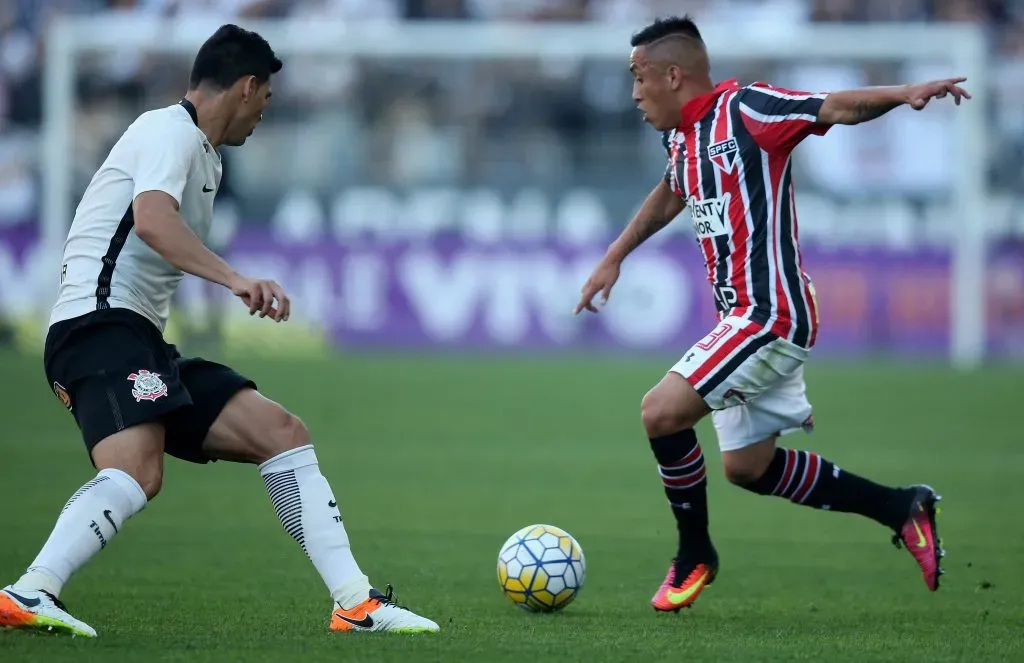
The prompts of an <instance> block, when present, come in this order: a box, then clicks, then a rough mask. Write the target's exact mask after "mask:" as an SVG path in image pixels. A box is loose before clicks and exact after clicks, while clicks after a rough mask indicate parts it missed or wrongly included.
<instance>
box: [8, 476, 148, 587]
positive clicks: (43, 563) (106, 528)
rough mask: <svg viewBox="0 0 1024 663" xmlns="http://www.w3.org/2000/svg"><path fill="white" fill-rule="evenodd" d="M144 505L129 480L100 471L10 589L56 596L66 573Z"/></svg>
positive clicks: (67, 576) (142, 496)
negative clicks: (42, 591) (41, 592)
mask: <svg viewBox="0 0 1024 663" xmlns="http://www.w3.org/2000/svg"><path fill="white" fill-rule="evenodd" d="M145 506H146V494H145V493H144V492H143V491H142V487H141V486H139V484H138V482H137V481H135V479H133V478H132V477H131V476H130V475H129V474H127V473H125V472H122V471H121V470H102V471H101V472H100V473H99V474H97V475H96V477H95V478H94V479H92V480H91V481H89V482H88V483H86V484H85V485H84V486H82V487H81V488H79V489H78V491H77V492H76V493H75V494H74V495H72V496H71V499H69V500H68V503H67V504H65V505H64V510H63V511H61V512H60V517H59V518H57V524H56V525H54V527H53V531H52V532H51V533H50V538H49V539H47V541H46V544H45V545H44V546H43V549H42V550H40V551H39V555H37V556H36V559H35V561H33V562H32V564H31V565H30V566H29V567H28V572H27V573H25V575H23V576H22V577H21V578H20V579H19V580H18V582H16V583H14V585H13V587H14V588H15V589H23V590H44V591H47V592H49V593H51V594H53V595H54V596H58V595H59V594H60V591H61V589H63V587H64V585H65V584H66V583H67V581H68V580H69V579H70V578H71V576H72V574H74V572H75V571H77V570H78V569H80V568H81V567H82V566H83V565H84V564H85V563H86V562H88V561H89V560H90V559H92V557H93V556H94V555H95V554H96V553H98V552H99V551H100V550H102V549H104V548H106V547H107V544H108V543H110V540H111V539H113V538H114V535H115V534H117V533H118V531H119V530H120V529H121V527H122V526H123V525H124V523H125V522H126V521H127V520H128V519H129V518H131V517H132V516H134V515H135V514H136V513H138V512H139V511H142V509H144V508H145Z"/></svg>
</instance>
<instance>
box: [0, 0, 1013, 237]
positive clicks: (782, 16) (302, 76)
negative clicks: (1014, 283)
mask: <svg viewBox="0 0 1024 663" xmlns="http://www.w3.org/2000/svg"><path fill="white" fill-rule="evenodd" d="M97 11H107V12H115V13H121V14H135V15H138V16H147V17H152V18H153V19H154V20H159V19H166V18H172V19H173V18H174V17H211V18H213V19H216V20H221V21H238V22H244V21H246V20H251V19H258V18H280V17H296V18H315V19H318V18H333V19H340V20H345V21H378V22H379V21H384V22H388V21H429V20H433V19H449V20H451V19H456V20H464V21H510V20H515V21H524V20H525V21H596V22H600V21H614V22H618V23H626V24H632V25H636V26H638V27H639V26H640V25H642V24H643V23H644V22H645V21H647V20H649V19H650V18H651V17H653V16H657V15H665V14H671V13H682V12H688V13H690V14H691V15H693V16H694V17H695V18H696V19H697V20H698V21H700V22H705V23H706V22H709V21H712V22H716V23H722V24H726V25H733V24H734V25H739V24H748V25H756V26H758V29H763V30H766V31H771V30H773V29H781V28H782V27H789V28H792V26H793V25H798V24H801V23H815V22H819V23H828V22H850V23H863V22H886V21H972V22H976V23H979V24H981V25H983V26H985V29H986V31H987V33H988V34H989V36H990V46H991V55H992V71H991V73H990V81H991V85H992V86H993V89H992V93H993V94H992V96H991V99H992V107H991V108H989V109H987V110H988V112H989V114H990V117H991V120H992V125H991V132H992V139H991V141H990V145H991V146H992V149H991V150H990V155H989V156H990V159H989V164H990V166H989V173H988V175H989V179H990V182H991V185H992V186H993V187H994V189H995V190H997V191H1004V192H1012V191H1019V190H1021V189H1022V185H1024V113H1022V112H1020V108H1021V100H1022V99H1024V0H689V1H686V2H681V1H677V0H671V1H670V0H51V1H48V2H47V1H45V0H5V2H3V3H0V223H3V222H5V221H6V222H15V221H23V220H26V219H31V218H34V217H35V215H36V214H37V212H38V205H39V196H38V192H39V187H38V179H39V149H38V145H39V142H38V132H39V129H40V123H41V117H42V109H43V97H42V85H41V78H42V65H43V62H44V59H45V56H46V30H45V27H46V25H47V23H48V22H49V21H51V20H52V19H53V18H54V17H55V16H57V15H59V14H79V15H85V14H89V13H93V12H97ZM189 64H190V62H189V61H188V58H184V57H182V58H167V57H164V58H160V57H152V56H148V55H147V54H145V53H137V52H131V53H125V52H118V53H116V54H114V55H111V56H108V57H103V58H85V59H84V61H83V62H82V63H81V64H80V68H79V72H78V90H77V94H78V106H77V113H78V118H77V120H78V125H77V129H78V142H77V143H76V150H75V154H74V159H75V163H76V167H77V173H78V176H77V180H76V185H77V186H78V189H79V190H81V188H82V187H84V184H85V183H86V182H87V180H88V177H89V176H90V175H91V172H92V170H93V169H94V167H95V166H96V164H97V163H98V160H99V159H101V158H102V156H103V155H104V154H105V152H106V150H107V149H108V148H109V146H110V144H111V141H112V140H114V139H116V137H117V135H118V134H119V133H120V131H121V130H122V129H123V127H124V126H125V124H126V123H127V122H130V121H131V119H132V118H134V116H135V115H136V114H138V113H139V112H140V111H141V110H143V109H145V108H146V107H151V106H155V105H160V104H163V103H172V102H173V101H174V100H175V99H176V98H177V97H178V96H180V94H181V92H182V89H183V85H184V82H185V81H186V79H187V73H188V67H189ZM953 73H955V72H951V71H949V65H948V63H928V62H914V61H909V62H893V63H891V64H888V65H871V66H865V65H863V64H862V63H857V62H855V61H854V62H831V63H822V62H817V61H813V60H798V61H795V62H788V63H777V62H749V61H748V62H742V63H739V62H734V61H729V60H728V59H727V58H719V59H718V60H717V61H716V65H715V74H716V76H717V77H718V78H726V77H731V76H738V77H740V78H741V79H743V80H745V81H746V80H754V79H760V80H770V81H772V82H775V83H777V84H779V85H782V86H785V87H794V88H803V89H822V90H825V89H837V88H841V87H852V86H856V85H863V84H890V83H894V82H902V81H907V80H915V79H919V78H930V77H932V76H939V75H947V74H953ZM629 84H630V80H629V77H628V73H627V72H626V71H625V67H624V66H623V64H622V63H621V62H561V63H557V62H532V63H522V62H519V63H501V62H499V63H495V62H489V63H483V62H476V63H474V62H465V63H454V64H453V63H450V62H448V63H443V62H409V63H405V62H397V63H396V62H389V63H383V64H382V63H374V62H372V61H367V60H346V61H338V60H337V59H331V58H313V59H300V58H289V59H288V61H287V63H286V68H285V70H284V72H283V73H282V76H281V80H280V81H279V82H278V89H279V90H280V91H281V93H280V94H278V95H276V96H275V98H274V102H273V103H274V107H273V109H272V111H271V112H269V113H268V114H267V120H266V122H265V123H264V126H263V127H261V133H262V134H263V135H261V139H260V141H259V142H260V144H261V146H263V147H265V148H266V151H267V152H268V153H274V154H278V155H280V154H286V155H288V156H287V158H288V159H289V160H290V167H289V168H288V169H287V170H288V172H289V173H290V177H281V173H280V170H281V169H280V165H281V160H280V157H275V158H274V159H255V158H254V159H250V160H247V163H245V164H244V165H239V170H238V171H237V173H236V172H232V175H236V174H237V177H229V179H228V182H227V187H226V189H225V192H224V195H225V198H230V197H231V196H232V194H233V193H236V192H238V191H239V190H240V191H241V192H242V193H243V194H244V195H243V196H241V197H236V199H237V200H238V202H239V204H241V205H242V206H243V208H242V210H241V214H242V216H243V217H245V218H246V219H248V220H249V221H250V222H264V221H268V220H270V219H271V218H273V217H274V215H275V214H276V213H282V214H286V212H282V205H284V208H286V209H290V207H289V206H288V205H287V203H286V201H288V200H294V195H293V196H291V197H289V194H296V193H297V189H296V188H295V187H294V186H292V185H294V184H295V183H296V182H299V183H301V185H302V186H301V187H299V188H301V190H302V192H312V193H313V194H314V195H319V196H330V195H331V192H332V191H338V190H339V189H341V188H343V187H345V186H346V185H352V184H382V185H386V184H389V183H390V184H396V185H410V184H417V183H423V184H445V183H457V184H459V185H466V184H474V185H477V184H483V185H487V186H491V185H494V186H500V187H501V188H503V189H506V190H515V189H517V188H518V187H521V186H523V185H525V184H528V183H529V181H530V180H531V179H532V180H542V181H543V182H545V183H547V184H549V185H552V186H555V185H558V184H570V183H577V184H578V183H584V184H587V185H593V186H599V187H611V189H613V190H616V191H617V190H620V189H621V190H622V191H623V192H624V195H626V196H627V198H626V201H625V202H624V203H623V204H625V205H626V206H627V207H628V206H629V205H631V204H632V202H629V201H633V200H635V198H636V197H637V196H640V195H642V191H643V189H644V188H646V186H647V185H646V183H647V182H649V181H650V177H651V176H652V175H653V174H656V173H658V172H659V171H660V170H661V168H662V163H661V159H660V155H658V154H657V152H656V151H651V150H650V149H646V147H647V146H650V145H652V144H655V143H656V140H657V137H656V136H653V135H652V133H653V132H651V131H649V130H648V129H646V128H645V127H643V126H642V125H641V124H640V123H639V122H638V121H637V119H638V118H637V114H636V111H635V110H634V108H633V104H632V102H631V100H630V95H629ZM968 87H970V83H968ZM950 112H951V109H949V108H944V109H941V110H937V111H935V112H930V113H929V114H927V115H919V116H910V115H906V116H894V118H893V119H892V120H891V121H889V122H888V123H887V124H886V123H883V124H884V130H883V125H878V126H876V127H874V129H875V130H873V131H863V132H858V133H857V134H849V135H844V137H843V139H842V140H831V141H829V142H828V143H827V144H821V145H813V146H811V147H809V149H808V150H805V152H808V154H806V155H805V157H806V159H805V164H804V165H805V166H807V170H808V171H809V172H810V173H813V175H812V180H813V181H812V183H811V185H812V186H814V187H815V188H820V189H821V190H823V191H827V192H832V193H834V194H836V195H859V194H866V195H886V194H896V195H900V196H906V195H912V196H929V195H936V194H939V195H941V194H942V193H943V192H945V191H947V190H948V189H949V186H950V182H951V179H952V178H953V177H954V176H955V164H952V163H950V160H949V159H948V158H942V155H943V154H946V153H947V152H948V150H949V145H948V142H949V141H951V140H953V139H954V136H953V135H952V131H951V130H950V129H949V126H950V125H949V121H950V120H949V118H950V116H949V113H950ZM300 127H305V128H312V129H313V130H314V131H305V132H299V131H296V129H297V128H300ZM314 132H315V136H314ZM638 145H643V146H644V147H645V149H637V146H638ZM399 146H401V149H399ZM282 148H286V149H282ZM229 161H233V160H232V159H230V158H229ZM609 164H615V167H609ZM231 165H234V164H233V163H232V164H231ZM229 169H230V168H229ZM638 186H640V187H641V188H640V189H637V188H636V187H638ZM612 207H613V208H615V207H616V206H615V203H614V202H613V203H612ZM614 212H615V213H616V214H618V213H620V210H618V209H615V210H614Z"/></svg>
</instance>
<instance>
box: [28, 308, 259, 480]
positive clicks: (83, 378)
mask: <svg viewBox="0 0 1024 663" xmlns="http://www.w3.org/2000/svg"><path fill="white" fill-rule="evenodd" d="M43 365H44V367H45V369H46V380H47V382H48V383H49V386H50V388H51V389H53V392H54V394H56V395H57V398H58V399H59V400H60V401H61V403H63V404H64V407H66V408H67V409H68V410H69V411H70V412H71V414H72V415H74V417H75V422H76V423H77V424H78V428H79V429H80V430H81V431H82V438H83V439H84V441H85V446H86V448H87V449H88V451H89V455H90V457H91V456H92V449H93V447H95V446H96V445H97V444H99V442H100V441H101V440H103V439H105V438H107V437H109V436H111V435H113V434H114V433H117V432H119V431H122V430H124V429H126V428H129V427H131V426H138V425H139V424H144V423H150V422H161V423H163V424H164V426H165V430H166V433H165V439H164V450H165V451H166V452H167V453H168V454H170V455H172V456H174V457H175V458H180V459H182V460H187V461H190V462H193V463H206V462H209V461H210V460H212V459H211V458H209V457H208V456H207V455H206V454H205V453H204V452H203V441H204V440H205V439H206V434H207V433H208V432H209V430H210V427H211V426H212V425H213V422H214V421H216V419H217V417H218V416H220V412H221V410H223V409H224V406H225V405H226V404H227V402H228V401H229V400H230V399H231V397H232V396H234V395H235V394H237V393H238V392H239V391H241V390H242V389H246V388H252V389H255V388H256V384H255V383H253V382H252V381H251V380H249V379H248V378H245V377H243V376H241V375H239V374H238V373H236V372H234V371H233V370H231V369H230V368H228V367H227V366H223V365H221V364H216V363H214V362H212V361H206V360H204V359H198V358H196V359H183V358H182V357H181V355H180V354H179V353H178V350H177V349H176V348H175V347H174V346H173V345H171V344H169V343H167V342H166V341H164V338H163V334H161V333H160V330H159V329H158V328H157V327H156V326H155V325H154V324H153V323H152V322H150V321H149V320H147V319H146V318H144V317H143V316H141V315H139V314H138V313H135V312H134V311H130V310H127V309H117V308H112V309H105V310H100V311H93V312H91V313H87V314H86V315H83V316H80V317H78V318H72V319H71V320H64V321H62V322H57V323H55V324H54V325H52V326H51V327H50V330H49V332H48V333H47V335H46V348H45V350H44V353H43Z"/></svg>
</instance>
